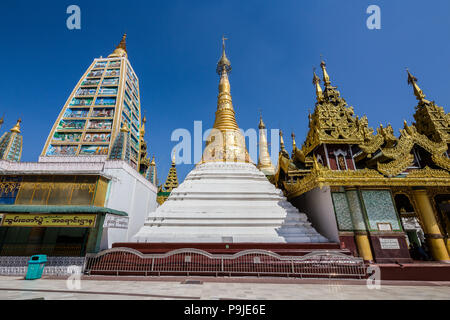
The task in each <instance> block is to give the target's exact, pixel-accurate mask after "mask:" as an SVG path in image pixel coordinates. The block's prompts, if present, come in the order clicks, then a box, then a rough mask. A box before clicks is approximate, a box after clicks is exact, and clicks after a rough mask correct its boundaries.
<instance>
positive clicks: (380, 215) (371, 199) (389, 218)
mask: <svg viewBox="0 0 450 320" xmlns="http://www.w3.org/2000/svg"><path fill="white" fill-rule="evenodd" d="M361 196H362V200H363V202H364V207H365V209H366V214H367V218H368V224H369V228H370V230H375V231H380V228H379V225H382V226H384V225H385V224H387V223H389V224H390V225H391V226H392V231H401V227H400V224H399V221H398V217H397V212H396V211H395V207H394V203H393V201H392V196H391V192H390V191H389V190H362V191H361Z"/></svg>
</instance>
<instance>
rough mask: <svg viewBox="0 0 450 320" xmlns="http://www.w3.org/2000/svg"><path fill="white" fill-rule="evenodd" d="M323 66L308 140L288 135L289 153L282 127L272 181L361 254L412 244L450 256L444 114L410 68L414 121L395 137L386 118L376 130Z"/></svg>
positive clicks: (405, 253)
mask: <svg viewBox="0 0 450 320" xmlns="http://www.w3.org/2000/svg"><path fill="white" fill-rule="evenodd" d="M321 68H322V72H323V83H324V89H322V87H321V85H320V79H319V77H318V76H317V75H316V73H315V72H314V77H313V84H314V86H315V90H316V98H317V102H316V104H315V110H314V113H313V114H310V115H309V132H308V134H307V137H306V140H305V142H304V143H303V145H302V147H301V148H297V146H296V144H295V139H294V138H295V136H294V135H293V150H292V154H291V155H289V154H288V152H287V151H286V150H285V147H284V142H283V140H282V139H283V137H282V135H281V141H280V142H281V151H280V153H279V161H278V167H277V172H276V173H275V176H274V180H275V184H276V185H277V186H278V187H280V188H282V189H283V191H284V193H285V194H286V196H287V197H288V199H289V200H290V201H291V202H292V203H293V204H294V205H296V206H297V207H298V208H299V209H300V210H304V212H307V213H309V218H310V220H311V221H312V222H313V225H314V226H315V227H316V228H317V230H318V231H319V232H321V233H322V234H323V235H325V236H327V237H328V238H329V239H335V240H338V241H340V242H341V245H342V246H344V247H346V248H348V249H350V250H351V251H352V252H353V253H354V254H356V255H359V256H362V257H364V259H365V260H367V261H376V262H391V261H397V262H402V261H410V259H411V255H414V252H415V251H414V250H413V249H416V248H423V249H425V250H424V251H425V255H426V254H427V250H428V254H429V255H430V256H432V258H433V259H434V260H438V261H450V259H449V251H450V242H449V233H450V218H449V215H450V173H449V170H450V158H449V152H448V148H449V145H450V114H448V113H445V111H444V109H443V108H442V107H439V106H437V105H436V104H435V102H433V101H428V100H426V99H425V95H424V93H423V92H422V90H421V89H420V88H419V86H418V84H417V79H416V78H415V77H414V76H412V75H411V74H410V73H409V71H408V83H409V84H411V85H412V87H413V89H414V94H415V96H416V98H417V100H418V105H417V106H416V108H415V114H414V119H415V123H413V124H410V125H408V124H407V123H406V121H405V122H404V127H403V129H401V130H400V136H398V137H397V136H395V134H394V131H393V129H392V127H391V125H388V126H386V127H384V126H382V125H380V127H379V128H378V129H377V131H376V132H374V130H373V129H372V128H370V127H369V126H368V121H367V118H366V117H365V116H364V117H361V118H360V117H358V116H357V115H355V112H354V109H353V107H351V106H348V105H347V102H346V101H345V99H344V98H342V97H341V95H340V92H339V91H338V90H337V88H336V87H335V86H333V85H332V83H331V80H330V76H329V75H328V72H327V69H326V64H325V62H324V61H322V62H321ZM408 249H409V250H408ZM412 258H416V257H414V256H413V257H412Z"/></svg>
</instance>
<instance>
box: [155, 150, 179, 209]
mask: <svg viewBox="0 0 450 320" xmlns="http://www.w3.org/2000/svg"><path fill="white" fill-rule="evenodd" d="M178 186H179V183H178V175H177V168H176V165H175V153H174V154H173V157H172V166H171V167H170V169H169V173H168V175H167V179H166V182H165V183H164V185H162V186H159V188H158V196H157V198H156V201H157V202H158V203H159V204H160V205H162V204H163V203H164V202H165V201H166V200H167V198H168V197H169V196H170V193H171V192H172V190H173V189H175V188H178Z"/></svg>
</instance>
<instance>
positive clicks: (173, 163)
mask: <svg viewBox="0 0 450 320" xmlns="http://www.w3.org/2000/svg"><path fill="white" fill-rule="evenodd" d="M174 165H175V151H174V152H173V154H172V166H174Z"/></svg>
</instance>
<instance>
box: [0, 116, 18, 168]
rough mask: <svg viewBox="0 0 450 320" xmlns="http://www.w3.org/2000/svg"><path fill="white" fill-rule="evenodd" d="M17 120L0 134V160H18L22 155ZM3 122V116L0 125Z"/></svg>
mask: <svg viewBox="0 0 450 320" xmlns="http://www.w3.org/2000/svg"><path fill="white" fill-rule="evenodd" d="M21 122H22V120H20V119H19V120H17V123H16V125H15V126H14V127H12V128H11V130H10V131H9V132H5V133H4V134H3V135H2V136H0V160H9V161H14V162H19V161H20V158H21V157H22V145H23V137H22V135H21V134H20V123H21ZM2 124H3V118H2V119H0V127H1V125H2Z"/></svg>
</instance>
